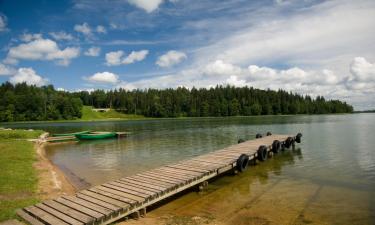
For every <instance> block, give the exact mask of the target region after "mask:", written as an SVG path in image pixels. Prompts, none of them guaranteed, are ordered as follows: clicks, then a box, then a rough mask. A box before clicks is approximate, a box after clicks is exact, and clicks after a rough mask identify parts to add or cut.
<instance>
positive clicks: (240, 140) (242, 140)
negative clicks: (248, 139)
mask: <svg viewBox="0 0 375 225" xmlns="http://www.w3.org/2000/svg"><path fill="white" fill-rule="evenodd" d="M242 142H245V140H244V139H242V138H240V139H238V141H237V143H238V144H239V143H242Z"/></svg>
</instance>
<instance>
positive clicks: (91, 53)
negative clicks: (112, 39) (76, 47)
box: [84, 47, 100, 56]
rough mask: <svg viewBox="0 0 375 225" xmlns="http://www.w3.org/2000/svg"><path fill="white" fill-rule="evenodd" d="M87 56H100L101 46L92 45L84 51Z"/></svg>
mask: <svg viewBox="0 0 375 225" xmlns="http://www.w3.org/2000/svg"><path fill="white" fill-rule="evenodd" d="M84 54H85V55H86V56H99V55H100V48H99V47H91V48H89V49H87V51H85V52H84Z"/></svg>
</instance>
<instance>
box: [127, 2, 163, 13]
mask: <svg viewBox="0 0 375 225" xmlns="http://www.w3.org/2000/svg"><path fill="white" fill-rule="evenodd" d="M128 2H129V3H130V4H132V5H135V6H137V7H138V8H141V9H143V10H145V11H146V12H148V13H150V12H152V11H154V10H155V9H157V8H158V7H159V5H160V4H161V3H163V0H128Z"/></svg>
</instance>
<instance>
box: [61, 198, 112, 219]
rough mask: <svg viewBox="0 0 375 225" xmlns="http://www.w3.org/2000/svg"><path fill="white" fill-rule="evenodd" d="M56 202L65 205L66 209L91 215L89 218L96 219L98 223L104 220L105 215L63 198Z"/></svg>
mask: <svg viewBox="0 0 375 225" xmlns="http://www.w3.org/2000/svg"><path fill="white" fill-rule="evenodd" d="M55 201H56V202H58V203H60V204H62V205H65V206H66V207H69V208H72V209H75V210H77V211H79V212H81V213H84V214H86V215H89V216H91V217H93V218H95V220H96V221H98V220H101V219H103V218H104V216H105V215H104V214H101V213H98V212H96V211H94V210H92V209H89V208H87V207H86V206H82V205H79V204H77V203H74V202H71V201H68V200H66V199H63V198H58V199H56V200H55Z"/></svg>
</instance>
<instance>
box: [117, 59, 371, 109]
mask: <svg viewBox="0 0 375 225" xmlns="http://www.w3.org/2000/svg"><path fill="white" fill-rule="evenodd" d="M349 64H350V62H348V63H347V66H346V70H347V71H350V72H349V73H350V75H348V74H337V73H336V72H334V71H332V70H328V69H323V70H306V69H302V68H299V67H291V68H288V69H275V68H270V67H260V66H257V65H250V66H248V67H247V68H246V67H240V66H238V65H234V64H231V63H229V62H225V61H223V60H216V61H214V62H210V63H208V64H207V65H201V66H199V67H196V68H193V69H186V70H182V71H180V72H177V73H176V74H168V75H162V76H159V77H153V78H145V79H142V80H138V81H133V82H120V83H119V84H118V87H123V88H127V89H136V88H140V89H144V88H150V87H152V88H169V87H174V88H176V87H179V86H184V87H189V88H191V87H193V86H195V87H205V88H209V87H212V86H215V85H217V84H222V85H226V84H230V85H234V86H238V87H242V86H251V87H255V88H260V89H272V90H278V89H283V90H287V91H292V92H295V93H299V94H308V95H311V96H313V97H315V96H317V95H323V96H325V97H326V98H327V99H340V100H344V101H349V103H355V106H356V107H357V108H358V109H361V108H363V107H372V108H373V107H375V101H374V100H371V99H375V79H374V77H375V63H370V62H368V61H367V60H366V59H365V58H361V57H357V58H354V60H353V61H352V63H351V64H350V65H349ZM370 96H371V97H370ZM366 99H367V100H366ZM369 99H370V100H369Z"/></svg>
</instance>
